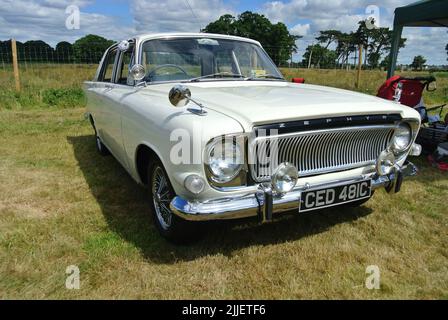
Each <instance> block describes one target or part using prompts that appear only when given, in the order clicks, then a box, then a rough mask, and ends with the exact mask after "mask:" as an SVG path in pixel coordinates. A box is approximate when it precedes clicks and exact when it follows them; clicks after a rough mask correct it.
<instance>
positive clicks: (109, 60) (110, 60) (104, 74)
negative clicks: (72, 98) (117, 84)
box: [98, 48, 117, 82]
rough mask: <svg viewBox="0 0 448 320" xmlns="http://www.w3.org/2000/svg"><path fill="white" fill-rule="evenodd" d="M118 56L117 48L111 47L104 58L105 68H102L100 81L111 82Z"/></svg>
mask: <svg viewBox="0 0 448 320" xmlns="http://www.w3.org/2000/svg"><path fill="white" fill-rule="evenodd" d="M116 57H117V48H114V49H111V50H110V51H109V53H108V54H107V56H106V59H105V60H104V64H103V69H102V70H101V74H100V76H99V78H98V81H102V82H111V79H112V74H113V70H114V64H115V58H116Z"/></svg>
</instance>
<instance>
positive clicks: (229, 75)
mask: <svg viewBox="0 0 448 320" xmlns="http://www.w3.org/2000/svg"><path fill="white" fill-rule="evenodd" d="M217 77H221V78H244V76H243V75H242V74H237V73H230V72H218V73H212V74H207V75H205V76H201V77H197V78H193V79H190V80H187V82H197V81H199V80H201V79H207V78H217Z"/></svg>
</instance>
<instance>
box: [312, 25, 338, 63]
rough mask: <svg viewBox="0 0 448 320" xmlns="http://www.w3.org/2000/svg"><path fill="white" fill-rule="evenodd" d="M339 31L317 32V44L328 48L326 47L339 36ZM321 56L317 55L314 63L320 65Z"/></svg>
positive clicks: (336, 40)
mask: <svg viewBox="0 0 448 320" xmlns="http://www.w3.org/2000/svg"><path fill="white" fill-rule="evenodd" d="M341 35H342V33H341V31H338V30H333V29H332V30H324V31H320V32H319V36H318V37H316V40H317V41H318V42H319V44H322V45H323V47H324V48H325V49H328V47H329V46H330V45H331V44H333V43H335V42H336V43H337V42H338V41H339V40H340V38H341ZM321 58H322V57H320V56H319V57H318V59H317V63H316V65H320V61H321Z"/></svg>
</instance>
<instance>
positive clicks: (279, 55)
mask: <svg viewBox="0 0 448 320" xmlns="http://www.w3.org/2000/svg"><path fill="white" fill-rule="evenodd" d="M202 31H203V32H210V33H219V34H228V35H235V36H240V37H247V38H251V39H254V40H257V41H259V42H260V43H261V45H262V46H263V47H264V48H265V50H266V51H267V53H268V54H269V55H270V57H271V58H272V60H274V62H275V64H277V65H280V64H285V63H286V62H287V61H288V59H290V58H291V55H292V54H293V53H295V52H297V45H296V40H298V39H299V38H301V37H300V36H295V35H291V34H290V33H289V31H288V28H287V26H286V25H285V24H284V23H281V22H279V23H276V24H272V23H271V21H269V19H268V18H266V17H265V16H264V15H261V14H258V13H253V12H250V11H246V12H243V13H242V14H240V15H239V16H238V17H237V18H235V17H234V16H232V15H229V14H226V15H223V16H221V17H220V18H219V19H218V20H216V21H214V22H211V23H209V24H208V25H207V26H206V27H205V28H204V29H203V30H202Z"/></svg>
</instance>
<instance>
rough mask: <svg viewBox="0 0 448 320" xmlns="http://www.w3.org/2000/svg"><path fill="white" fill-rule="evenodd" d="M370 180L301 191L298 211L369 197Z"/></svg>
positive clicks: (370, 191)
mask: <svg viewBox="0 0 448 320" xmlns="http://www.w3.org/2000/svg"><path fill="white" fill-rule="evenodd" d="M371 193H372V190H371V180H364V181H360V182H356V183H351V184H346V185H341V186H336V187H332V188H325V189H318V190H310V191H305V192H302V195H301V201H300V212H306V211H311V210H317V209H322V208H326V207H332V206H336V205H339V204H343V203H348V202H352V201H356V200H361V199H365V198H369V197H370V195H371Z"/></svg>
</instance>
